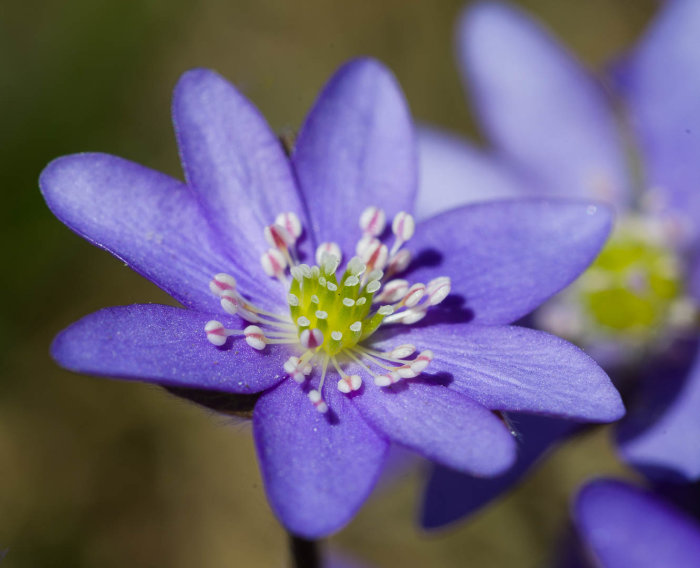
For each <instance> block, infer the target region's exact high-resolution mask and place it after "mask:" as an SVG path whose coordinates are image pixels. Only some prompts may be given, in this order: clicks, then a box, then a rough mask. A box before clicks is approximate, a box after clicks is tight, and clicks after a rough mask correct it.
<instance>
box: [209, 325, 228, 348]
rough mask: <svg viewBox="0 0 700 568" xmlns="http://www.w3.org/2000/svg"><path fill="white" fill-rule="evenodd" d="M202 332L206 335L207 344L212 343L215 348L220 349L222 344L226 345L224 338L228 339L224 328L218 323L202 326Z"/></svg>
mask: <svg viewBox="0 0 700 568" xmlns="http://www.w3.org/2000/svg"><path fill="white" fill-rule="evenodd" d="M204 331H205V332H206V334H207V339H208V340H209V343H212V344H213V345H216V346H217V347H221V346H222V345H223V344H224V343H226V338H227V337H228V336H227V335H226V328H225V327H224V324H222V323H221V322H220V321H216V320H211V321H208V322H207V323H206V325H205V326H204Z"/></svg>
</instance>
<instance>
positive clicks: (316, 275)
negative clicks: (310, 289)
mask: <svg viewBox="0 0 700 568" xmlns="http://www.w3.org/2000/svg"><path fill="white" fill-rule="evenodd" d="M320 276H321V269H320V268H319V267H318V266H312V267H311V278H313V279H314V280H318V279H319V277H320Z"/></svg>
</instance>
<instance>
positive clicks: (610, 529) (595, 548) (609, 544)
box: [574, 480, 700, 568]
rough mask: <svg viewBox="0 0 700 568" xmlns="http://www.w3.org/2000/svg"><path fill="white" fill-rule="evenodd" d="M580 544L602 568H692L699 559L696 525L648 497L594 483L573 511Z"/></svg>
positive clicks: (619, 486)
mask: <svg viewBox="0 0 700 568" xmlns="http://www.w3.org/2000/svg"><path fill="white" fill-rule="evenodd" d="M574 520H575V522H576V524H577V526H578V529H579V532H580V534H581V537H582V539H583V540H584V542H585V543H586V544H587V545H588V548H589V550H590V551H591V552H592V553H593V554H594V556H595V558H596V560H597V561H598V562H599V563H600V565H601V566H605V568H628V567H629V566H634V567H635V568H658V567H659V566H673V568H693V567H696V566H697V565H698V558H700V525H698V524H696V523H695V522H694V521H693V520H692V519H690V518H689V517H686V516H685V515H683V514H682V513H681V512H679V511H677V510H676V509H674V508H672V507H671V506H669V505H667V504H666V503H665V502H663V501H662V500H661V499H658V498H656V497H654V496H653V495H652V494H650V493H647V492H644V491H642V490H640V489H637V488H635V487H633V486H631V485H627V484H625V483H621V482H619V481H612V480H599V481H594V482H593V483H589V484H588V485H586V486H585V487H584V488H583V489H582V490H581V492H580V493H579V495H578V498H577V500H576V504H575V506H574Z"/></svg>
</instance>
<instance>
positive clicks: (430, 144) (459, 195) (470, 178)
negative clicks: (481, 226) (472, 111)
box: [416, 127, 527, 220]
mask: <svg viewBox="0 0 700 568" xmlns="http://www.w3.org/2000/svg"><path fill="white" fill-rule="evenodd" d="M418 156H419V159H420V183H419V184H418V196H417V198H416V217H417V219H419V220H422V219H426V218H428V217H430V216H432V215H435V214H437V213H442V212H443V211H448V210H450V209H454V208H455V207H459V206H460V205H467V204H469V203H476V202H479V201H490V200H492V199H501V198H504V197H522V196H523V195H524V194H525V193H526V192H527V187H526V185H525V180H524V178H521V179H518V177H517V176H516V175H515V173H514V172H513V171H511V169H510V168H509V167H508V166H507V165H506V164H505V163H504V162H503V161H502V160H498V159H497V158H495V157H493V156H489V155H488V154H486V153H485V152H483V151H481V150H479V149H477V148H475V147H474V146H472V145H471V144H469V143H468V142H467V141H466V140H464V139H462V138H460V137H458V136H456V135H453V134H450V133H447V132H444V131H440V130H437V129H435V128H427V127H423V128H421V129H419V130H418Z"/></svg>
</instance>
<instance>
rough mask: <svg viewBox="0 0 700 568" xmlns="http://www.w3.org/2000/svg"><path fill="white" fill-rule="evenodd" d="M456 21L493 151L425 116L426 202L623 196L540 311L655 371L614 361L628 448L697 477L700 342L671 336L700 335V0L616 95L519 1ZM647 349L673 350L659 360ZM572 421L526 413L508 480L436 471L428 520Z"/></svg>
mask: <svg viewBox="0 0 700 568" xmlns="http://www.w3.org/2000/svg"><path fill="white" fill-rule="evenodd" d="M458 34H459V36H458V42H457V46H458V54H459V60H460V69H461V71H462V73H463V78H464V81H465V84H466V86H467V87H468V88H469V89H470V90H471V93H472V99H473V102H474V104H475V106H476V110H477V117H478V119H479V120H480V122H481V125H482V127H483V129H484V132H485V134H486V135H487V138H488V139H489V140H490V141H491V143H492V147H493V151H492V152H484V151H482V150H480V149H477V148H474V147H473V146H471V145H470V144H469V143H468V142H466V141H464V140H461V139H459V138H457V137H454V136H451V135H446V134H443V133H440V132H438V131H435V130H426V131H424V132H423V133H422V136H421V138H420V155H421V166H422V179H421V186H420V191H419V196H418V200H417V207H416V212H417V216H418V217H419V218H422V217H423V216H428V215H433V214H435V213H438V212H439V211H441V210H442V209H443V208H450V207H455V206H457V205H463V204H464V203H468V202H483V201H487V200H490V199H494V198H503V197H506V196H514V195H521V196H522V195H559V196H563V195H567V196H578V197H581V198H584V197H586V198H591V197H594V196H595V197H596V198H598V199H603V200H605V201H608V202H609V203H611V204H613V205H614V206H615V207H616V209H617V212H618V215H617V218H618V226H617V228H616V231H615V233H614V234H613V236H612V238H611V240H610V241H609V243H608V245H606V247H605V249H604V250H603V252H602V254H601V256H600V257H599V258H598V260H597V261H596V262H595V264H594V265H593V267H592V268H591V269H590V270H589V271H587V273H586V274H585V275H584V276H583V277H582V278H581V279H580V280H579V281H578V282H577V283H576V284H575V285H574V286H573V287H572V288H570V289H569V290H568V291H566V292H565V293H564V294H563V295H560V296H559V297H558V298H557V299H556V300H555V301H554V302H551V303H549V304H548V305H547V306H545V307H544V309H542V310H540V311H539V312H538V314H537V316H536V318H535V322H536V323H537V324H538V325H539V326H540V327H544V328H545V329H549V330H551V331H555V332H556V333H557V334H559V335H562V336H564V337H567V338H568V339H570V340H573V341H575V342H577V343H579V344H581V345H584V346H586V347H587V348H588V349H589V350H590V351H591V353H593V354H594V355H595V357H596V358H598V357H600V361H601V362H604V363H607V364H608V365H609V368H610V369H611V370H612V369H614V368H617V367H619V366H624V367H625V368H626V369H629V368H630V367H636V370H635V371H634V373H633V374H635V375H647V376H646V377H645V378H644V380H642V381H639V380H638V381H635V383H634V384H631V385H624V384H623V380H622V376H623V373H612V375H613V378H614V379H615V380H616V381H619V382H618V384H619V385H620V386H621V387H630V390H631V391H634V393H633V394H634V395H635V396H634V397H633V398H631V399H630V401H631V402H630V409H629V414H628V418H629V419H626V420H625V421H623V424H622V427H621V428H620V429H619V430H618V447H619V451H620V453H621V455H622V457H623V458H624V459H625V460H627V461H628V462H629V463H631V464H633V465H635V466H636V467H638V468H640V469H642V470H643V471H644V472H645V473H647V474H652V473H653V474H655V475H661V476H666V477H668V476H671V477H674V478H677V479H685V480H695V479H698V478H700V452H698V451H697V448H698V439H700V412H698V408H700V359H697V361H694V360H695V359H696V355H695V353H697V349H695V348H693V347H692V346H688V345H685V344H684V345H677V344H676V341H675V338H682V339H683V342H685V343H687V342H688V341H690V342H691V343H693V340H692V337H693V336H696V335H697V331H696V328H695V327H694V324H695V320H696V318H697V310H696V307H695V300H696V299H697V298H698V297H699V293H700V285H698V284H697V282H700V280H698V277H697V274H700V271H699V270H698V269H697V267H698V266H700V264H698V262H697V260H698V253H699V252H700V248H699V247H698V238H699V236H700V235H699V234H698V223H697V221H696V219H698V218H700V193H699V192H698V191H697V185H698V180H700V159H698V156H700V105H699V104H698V100H700V49H698V45H699V44H698V42H697V38H698V37H699V34H700V3H699V2H696V1H694V0H672V1H669V2H666V3H665V4H664V5H663V8H662V9H661V11H660V13H659V15H658V16H657V18H656V19H655V20H654V21H653V22H652V24H651V26H650V28H649V30H648V31H647V33H646V34H645V35H644V37H643V38H642V40H641V41H640V43H639V44H638V45H637V47H636V48H635V49H634V50H632V51H631V53H630V54H628V56H627V57H625V58H624V60H623V61H621V62H618V63H617V64H616V65H615V66H614V73H613V77H612V80H611V81H610V82H611V84H612V86H613V87H614V89H615V90H614V93H612V94H613V96H609V93H607V92H606V91H605V89H604V88H603V87H602V85H601V83H599V82H598V81H597V80H596V78H595V77H594V76H592V75H591V74H589V73H588V72H587V71H586V70H584V69H583V68H582V67H581V65H580V64H579V63H578V62H577V61H576V60H575V58H574V57H573V56H572V55H570V54H569V53H568V52H567V51H566V50H565V49H563V48H562V47H561V46H560V45H558V43H557V42H556V41H555V40H554V39H553V38H552V37H551V36H550V35H549V34H548V33H547V32H546V31H545V30H543V29H542V28H541V27H540V26H539V25H537V24H536V23H534V22H533V21H531V20H530V19H529V18H528V17H527V16H525V15H524V14H523V13H521V12H520V11H517V10H514V9H512V8H510V7H508V6H507V5H504V4H500V3H479V4H476V5H474V6H473V7H471V8H470V9H468V10H466V11H465V12H464V14H463V16H462V18H461V19H460V21H459V26H458ZM620 108H622V110H623V112H622V113H620V112H618V109H620ZM465 188H470V189H469V190H465ZM689 337H690V339H688V338H689ZM650 356H652V357H654V358H658V359H659V361H660V362H662V363H663V364H654V365H650V367H653V372H652V370H651V369H650V372H648V373H647V372H646V369H645V367H646V366H647V365H648V362H649V359H650ZM640 369H641V371H640ZM681 369H685V371H681ZM640 385H644V388H639V387H640ZM631 394H632V393H631ZM564 430H566V427H565V426H561V425H559V426H558V427H557V428H553V427H551V428H550V427H549V426H548V425H546V424H544V425H543V423H542V422H541V421H536V420H535V421H529V422H528V423H526V424H524V426H523V429H522V433H523V437H524V439H525V441H526V443H527V442H528V440H532V439H533V438H534V446H536V447H533V448H531V449H528V451H526V452H525V453H524V456H523V459H522V460H521V461H520V463H519V465H518V466H517V468H516V469H515V470H512V472H511V474H510V476H511V479H509V480H501V481H498V482H495V483H491V484H489V483H486V485H488V487H483V486H482V485H483V483H485V482H481V481H477V482H472V481H465V479H464V478H461V477H457V476H455V475H454V474H453V473H451V472H449V471H445V470H441V471H438V473H437V474H436V477H435V478H434V480H433V483H432V484H431V488H430V491H429V493H430V494H431V495H432V497H430V496H429V498H428V504H427V506H426V507H427V508H426V513H425V514H426V518H425V519H424V521H425V522H426V523H427V524H428V525H440V524H442V523H444V522H447V521H448V520H453V519H455V518H457V517H458V516H461V515H462V514H465V513H466V512H469V511H470V510H473V509H474V508H475V507H477V506H479V505H481V504H483V503H484V501H485V500H487V499H488V498H490V497H491V496H493V495H495V494H497V493H498V492H500V491H501V490H502V489H503V488H504V487H505V482H507V481H511V482H512V481H513V479H514V477H515V476H516V471H519V472H520V473H522V472H523V471H524V470H525V469H527V467H529V465H530V464H531V463H532V462H533V461H534V460H535V458H536V457H537V456H538V455H539V454H540V453H541V452H542V450H543V449H544V448H546V447H547V446H548V443H549V442H550V441H551V440H552V439H553V438H556V437H557V436H560V435H561V434H562V431H564ZM474 483H476V484H477V486H478V491H475V490H474V489H475V487H474ZM460 494H461V495H463V496H464V498H463V500H462V502H461V503H460V498H459V497H455V496H456V495H460ZM439 502H442V505H440V504H439ZM445 508H447V509H449V510H450V512H449V513H447V512H445Z"/></svg>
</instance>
